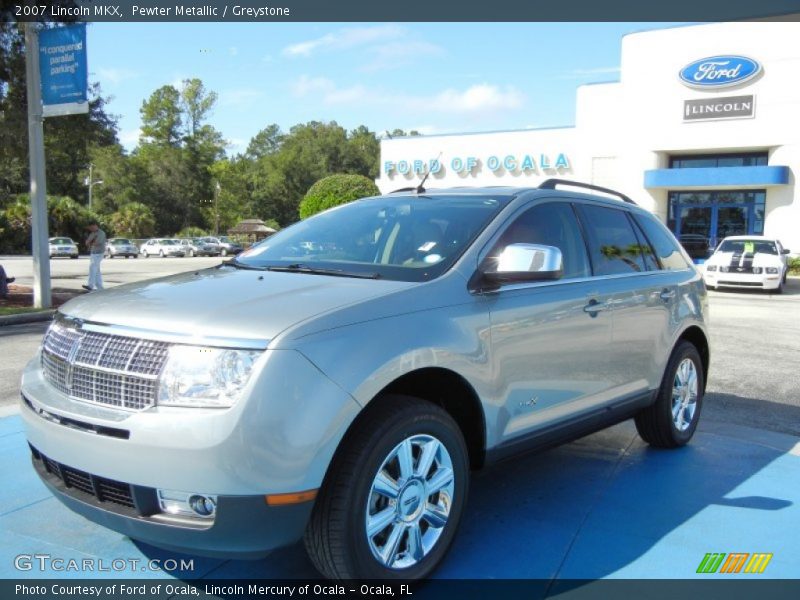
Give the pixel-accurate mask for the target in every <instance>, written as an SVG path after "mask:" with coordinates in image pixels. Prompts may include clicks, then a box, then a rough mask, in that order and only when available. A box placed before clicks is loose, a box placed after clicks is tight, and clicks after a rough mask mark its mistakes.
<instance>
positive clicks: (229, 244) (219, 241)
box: [201, 235, 244, 256]
mask: <svg viewBox="0 0 800 600" xmlns="http://www.w3.org/2000/svg"><path fill="white" fill-rule="evenodd" d="M201 239H202V240H203V241H205V242H207V243H209V244H215V245H216V246H218V247H219V249H220V254H221V255H222V256H228V255H229V254H239V252H241V251H242V250H244V248H243V247H242V245H241V244H240V243H239V242H236V241H234V240H232V239H230V238H229V237H227V236H224V235H222V236H219V237H214V236H207V237H204V238H201Z"/></svg>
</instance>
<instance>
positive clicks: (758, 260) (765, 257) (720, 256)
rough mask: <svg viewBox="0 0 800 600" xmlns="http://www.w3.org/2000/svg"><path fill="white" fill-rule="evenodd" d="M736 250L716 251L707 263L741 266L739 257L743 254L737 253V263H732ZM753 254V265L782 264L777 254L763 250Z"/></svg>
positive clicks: (768, 265)
mask: <svg viewBox="0 0 800 600" xmlns="http://www.w3.org/2000/svg"><path fill="white" fill-rule="evenodd" d="M734 254H735V253H734V252H715V253H714V255H713V256H712V257H711V258H709V259H708V260H707V261H706V265H716V266H718V267H729V266H735V267H738V266H739V260H738V259H739V258H741V254H738V255H737V260H736V264H733V265H732V264H731V263H732V261H733V256H734ZM752 256H753V264H752V266H753V267H778V266H782V264H783V263H782V261H781V257H780V256H777V255H775V254H766V253H763V252H756V253H755V254H754V255H752Z"/></svg>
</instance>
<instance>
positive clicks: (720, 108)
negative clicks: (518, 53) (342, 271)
mask: <svg viewBox="0 0 800 600" xmlns="http://www.w3.org/2000/svg"><path fill="white" fill-rule="evenodd" d="M798 40H800V23H793V22H737V23H715V24H704V25H693V26H688V27H678V28H673V29H662V30H656V31H647V32H641V33H634V34H631V35H627V36H625V37H623V39H622V58H621V64H620V77H619V81H617V82H613V83H602V84H593V85H585V86H580V87H579V88H578V91H577V102H576V116H575V126H574V127H561V128H550V129H524V130H515V131H498V132H487V133H463V134H452V135H429V136H420V137H404V138H393V139H384V140H382V141H381V172H380V177H379V178H378V180H377V184H378V186H379V187H380V189H381V191H383V192H389V191H392V190H394V189H398V188H402V187H409V186H414V185H418V183H419V182H420V181H421V180H422V178H423V177H424V176H425V173H427V172H428V171H430V177H429V178H428V181H427V182H426V183H425V186H426V187H428V188H434V187H435V188H442V187H453V186H497V185H508V186H530V187H535V186H536V185H538V184H539V183H541V182H542V181H544V180H545V179H548V178H552V177H559V178H564V179H573V180H577V181H582V182H587V183H593V184H595V185H600V186H604V187H609V188H613V189H616V190H619V191H621V192H623V193H625V194H627V195H629V196H630V197H632V198H633V199H634V200H636V202H637V203H638V204H639V205H640V206H643V207H645V208H647V209H649V210H651V211H652V212H654V213H655V214H657V215H658V216H659V217H660V218H661V219H662V220H663V222H664V223H666V224H667V225H668V226H669V228H670V229H671V230H672V231H673V232H675V234H676V235H677V236H678V237H679V238H680V239H681V240H682V241H683V242H684V245H685V246H687V249H690V253H692V254H693V256H695V258H702V257H703V256H704V254H705V251H706V248H707V247H709V246H710V247H713V246H714V245H715V244H716V243H717V242H718V241H719V240H721V239H722V238H724V237H725V236H728V235H739V234H764V235H768V236H773V237H776V238H778V239H780V240H781V242H782V243H783V244H784V246H785V247H788V248H790V249H791V250H792V254H797V253H800V188H798V186H797V184H796V177H797V171H798V168H800V43H798ZM542 93H546V91H543V92H542Z"/></svg>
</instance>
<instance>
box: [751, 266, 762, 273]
mask: <svg viewBox="0 0 800 600" xmlns="http://www.w3.org/2000/svg"><path fill="white" fill-rule="evenodd" d="M753 273H755V274H756V275H761V267H753Z"/></svg>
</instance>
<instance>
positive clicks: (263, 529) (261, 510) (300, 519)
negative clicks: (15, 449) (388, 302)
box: [20, 350, 360, 557]
mask: <svg viewBox="0 0 800 600" xmlns="http://www.w3.org/2000/svg"><path fill="white" fill-rule="evenodd" d="M20 404H21V406H20V410H21V412H20V416H21V417H22V420H23V423H24V426H25V433H26V437H27V439H28V442H29V444H30V445H31V447H32V448H33V449H35V452H34V456H36V453H39V454H40V455H42V456H45V457H47V458H48V459H49V460H50V461H52V462H53V463H56V464H58V465H64V466H65V467H66V468H68V469H72V470H73V471H77V472H79V473H82V474H83V475H82V477H83V478H84V479H86V478H89V480H90V481H94V480H97V481H100V482H101V483H102V482H109V481H110V482H112V483H111V484H109V485H111V488H112V491H113V490H114V489H117V490H119V489H127V488H130V489H131V490H136V492H135V493H134V497H140V496H141V495H142V494H144V497H145V498H147V497H149V498H150V499H151V502H150V504H152V497H153V494H154V493H155V490H157V489H162V490H174V491H178V492H185V493H200V494H208V495H214V496H217V498H218V510H217V516H216V519H215V521H214V523H213V526H212V527H206V528H204V529H203V528H198V527H197V526H196V524H195V526H193V527H187V526H186V525H185V524H178V525H176V524H171V523H165V522H164V519H163V516H162V517H159V516H157V515H153V514H150V513H149V509H148V508H147V506H149V505H147V504H146V505H145V507H144V509H142V507H141V506H139V505H138V504H135V503H134V504H135V505H134V506H133V508H136V509H137V511H133V512H131V510H130V509H131V508H132V507H130V506H129V507H127V509H126V510H120V509H119V508H118V507H117V506H116V505H115V504H114V503H108V502H103V501H100V500H99V499H100V498H102V493H98V495H97V496H96V497H95V498H94V500H93V498H92V497H91V496H86V495H85V494H84V495H82V494H81V490H80V488H78V490H75V489H68V488H69V485H67V481H66V480H64V479H61V480H60V481H59V479H58V478H55V479H54V478H53V477H51V476H50V475H52V473H47V469H45V470H44V472H43V471H42V468H43V467H42V465H39V466H38V467H37V470H38V471H39V473H40V475H41V476H42V479H43V481H44V482H45V483H46V484H47V485H48V487H49V488H50V489H51V490H52V491H53V493H54V494H55V495H56V496H57V497H58V498H59V499H60V500H61V501H62V502H63V503H64V504H66V505H67V506H69V507H70V508H72V509H73V510H75V511H76V512H78V513H80V514H82V515H83V516H85V517H87V518H89V519H90V520H92V521H95V522H97V523H100V524H102V525H105V526H107V527H109V528H111V529H114V530H115V531H119V532H121V533H124V534H125V535H129V536H131V537H133V538H136V539H140V540H142V541H145V542H148V543H152V544H154V545H157V546H160V547H164V548H169V549H173V550H181V551H185V552H196V553H201V554H204V555H213V556H228V557H258V556H263V555H264V554H265V553H266V552H268V551H269V550H271V549H273V548H277V547H279V546H283V545H286V544H291V543H293V542H294V541H296V540H297V539H299V537H300V536H301V535H302V532H303V529H304V527H305V524H306V522H307V519H308V516H309V515H310V511H311V509H312V507H313V502H305V503H303V504H296V505H289V506H279V507H278V506H267V504H266V503H265V496H266V495H272V494H287V493H296V492H304V491H308V490H316V489H318V488H319V487H321V486H322V482H323V479H324V477H325V473H326V472H327V469H328V465H329V464H330V462H331V460H332V458H333V455H334V453H335V451H336V448H337V447H338V445H339V443H340V441H341V439H342V436H343V435H344V432H345V431H346V430H347V427H348V426H349V425H350V423H351V422H352V421H353V419H354V418H355V416H356V415H357V414H358V412H359V410H360V407H359V405H358V404H357V403H356V402H355V400H353V398H352V397H351V396H350V395H349V394H347V393H346V392H344V391H343V390H342V389H341V388H340V387H338V386H337V385H336V384H334V383H333V382H332V381H331V380H330V379H328V378H327V377H326V376H325V375H323V374H322V373H321V372H320V371H319V370H318V369H317V368H316V367H315V366H314V365H313V364H312V363H311V362H309V361H308V359H306V358H305V357H304V356H303V355H301V354H300V353H298V352H296V351H293V350H266V351H265V352H264V355H262V357H261V358H260V359H259V363H258V365H257V367H256V368H255V371H254V373H253V378H252V379H251V381H250V382H249V383H248V386H247V388H246V389H245V392H244V397H243V398H242V399H241V400H240V401H239V402H237V403H236V404H235V405H234V406H233V407H231V408H229V409H187V408H177V407H167V406H158V405H156V406H153V407H151V408H148V409H145V410H141V411H138V412H137V411H123V410H119V409H116V408H113V407H109V406H106V405H101V404H96V403H91V402H86V401H81V400H77V399H75V398H72V397H70V396H67V395H65V394H63V393H61V392H59V391H58V390H56V389H55V388H54V387H53V386H52V385H50V383H49V382H47V381H46V380H45V379H44V378H43V375H42V370H41V367H40V357H39V355H37V356H36V357H35V358H34V359H33V360H32V361H31V362H30V363H29V364H28V366H27V367H26V369H25V371H24V373H23V379H22V386H21V403H20ZM34 464H36V461H34ZM93 486H94V484H90V485H89V486H88V488H87V486H86V485H84V486H83V487H84V489H89V490H93V489H94V487H93ZM119 486H123V487H119ZM148 495H149V496H148Z"/></svg>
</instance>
